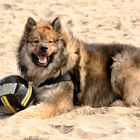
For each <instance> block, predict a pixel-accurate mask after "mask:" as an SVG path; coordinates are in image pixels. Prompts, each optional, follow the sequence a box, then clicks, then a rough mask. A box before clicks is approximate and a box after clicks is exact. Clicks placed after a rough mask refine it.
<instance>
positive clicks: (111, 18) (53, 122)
mask: <svg viewBox="0 0 140 140" xmlns="http://www.w3.org/2000/svg"><path fill="white" fill-rule="evenodd" d="M139 5H140V1H139V0H105V1H101V0H100V1H99V0H0V39H1V40H0V78H3V77H5V76H8V75H12V74H19V71H18V69H17V65H16V50H17V46H18V43H19V40H20V37H21V35H22V31H23V29H24V25H25V23H26V20H27V18H28V17H33V18H34V19H36V20H42V19H43V20H49V19H53V18H55V17H56V16H60V17H61V19H62V20H63V21H64V22H67V23H68V25H69V26H70V27H71V28H72V30H73V32H74V35H75V36H76V37H78V38H80V39H82V40H84V41H88V42H104V43H109V42H110V43H112V42H120V43H127V44H133V45H135V46H137V47H139V46H140V7H139ZM139 130H140V108H139V107H129V108H127V107H102V108H98V109H96V108H91V107H88V106H86V107H81V108H78V109H75V110H73V111H71V112H69V113H66V114H62V115H60V116H56V117H52V118H50V119H46V120H41V119H37V118H32V119H26V118H22V117H17V116H8V117H7V116H1V117H0V139H1V140H9V139H10V140H56V139H57V140H73V139H76V140H80V139H88V140H94V139H95V140H96V139H99V140H100V139H101V140H127V139H131V140H139V139H140V134H139Z"/></svg>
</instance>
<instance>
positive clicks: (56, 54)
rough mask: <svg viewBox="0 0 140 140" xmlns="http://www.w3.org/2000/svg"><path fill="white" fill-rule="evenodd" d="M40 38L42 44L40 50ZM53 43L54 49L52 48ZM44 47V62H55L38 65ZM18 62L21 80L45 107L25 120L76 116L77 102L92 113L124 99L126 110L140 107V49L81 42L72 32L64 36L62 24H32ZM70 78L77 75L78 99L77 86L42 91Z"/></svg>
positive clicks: (31, 109) (69, 84)
mask: <svg viewBox="0 0 140 140" xmlns="http://www.w3.org/2000/svg"><path fill="white" fill-rule="evenodd" d="M36 38H37V39H38V40H39V44H37V45H36V46H34V43H33V42H34V40H35V39H36ZM50 40H53V41H54V42H53V44H49V41H50ZM40 45H41V46H45V47H46V46H47V51H46V52H45V53H44V54H43V56H44V55H46V56H47V58H51V57H52V60H51V61H50V62H49V61H48V62H47V63H46V64H38V62H34V61H33V60H34V59H33V58H32V53H33V54H34V55H36V57H37V56H38V55H40ZM52 54H53V55H52ZM17 58H18V66H19V69H20V70H21V74H22V75H23V76H24V78H26V79H27V80H29V81H32V82H33V84H34V85H35V86H36V89H37V90H36V92H37V96H36V99H37V100H38V101H39V103H40V104H38V105H37V106H31V107H29V108H27V109H25V110H23V111H21V112H20V113H19V115H24V116H33V117H39V118H48V117H50V116H54V115H57V114H60V113H63V112H67V111H69V110H71V109H72V107H73V101H76V103H78V104H79V105H89V106H92V107H101V106H109V105H110V104H112V103H113V102H114V101H115V100H117V99H123V101H124V102H125V104H126V105H139V103H140V49H138V48H136V47H134V46H131V45H125V44H94V43H93V44H88V43H85V42H83V41H79V40H78V39H76V38H74V37H73V35H72V33H71V32H69V31H64V29H63V27H62V25H61V22H60V20H59V18H56V19H55V20H54V21H53V22H52V23H47V22H40V23H36V22H35V21H34V20H33V19H32V18H31V19H28V21H27V24H26V26H25V31H24V34H23V37H22V39H21V42H20V46H19V48H18V53H17ZM36 61H38V60H36ZM66 72H70V73H71V74H72V75H74V74H75V75H74V77H75V79H76V81H78V84H79V87H80V91H79V92H78V93H74V85H73V82H72V81H69V82H68V81H67V82H60V83H56V84H53V85H51V86H47V85H46V86H45V87H39V85H40V84H41V83H43V82H45V81H46V80H48V79H51V78H55V77H58V76H59V75H63V74H65V73H66ZM17 115H18V114H17Z"/></svg>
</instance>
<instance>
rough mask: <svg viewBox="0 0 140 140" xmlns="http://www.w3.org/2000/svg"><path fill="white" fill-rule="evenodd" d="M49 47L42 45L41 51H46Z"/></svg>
mask: <svg viewBox="0 0 140 140" xmlns="http://www.w3.org/2000/svg"><path fill="white" fill-rule="evenodd" d="M47 49H48V47H46V46H41V47H40V51H41V52H46V51H47Z"/></svg>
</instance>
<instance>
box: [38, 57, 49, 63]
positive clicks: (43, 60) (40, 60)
mask: <svg viewBox="0 0 140 140" xmlns="http://www.w3.org/2000/svg"><path fill="white" fill-rule="evenodd" d="M38 59H39V63H42V64H45V63H47V57H46V56H38Z"/></svg>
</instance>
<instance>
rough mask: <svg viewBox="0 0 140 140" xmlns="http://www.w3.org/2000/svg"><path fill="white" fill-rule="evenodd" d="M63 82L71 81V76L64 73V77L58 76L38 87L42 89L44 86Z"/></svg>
mask: <svg viewBox="0 0 140 140" xmlns="http://www.w3.org/2000/svg"><path fill="white" fill-rule="evenodd" d="M63 81H72V79H71V75H70V74H69V73H65V74H64V75H60V76H58V77H56V78H52V79H49V80H46V81H45V82H43V83H41V84H40V85H39V87H42V86H45V85H51V84H56V83H59V82H63Z"/></svg>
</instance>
